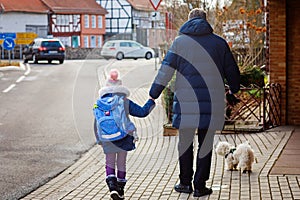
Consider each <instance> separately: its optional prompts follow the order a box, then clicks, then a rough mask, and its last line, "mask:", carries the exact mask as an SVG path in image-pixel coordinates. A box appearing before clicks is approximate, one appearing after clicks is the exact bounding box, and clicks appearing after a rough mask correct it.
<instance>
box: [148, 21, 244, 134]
mask: <svg viewBox="0 0 300 200" xmlns="http://www.w3.org/2000/svg"><path fill="white" fill-rule="evenodd" d="M175 72H176V79H175V87H174V102H173V126H174V127H175V128H199V129H220V128H222V126H223V124H224V108H225V107H224V106H225V101H224V96H225V88H224V79H226V81H227V84H228V85H229V87H230V90H231V92H232V93H236V92H238V91H239V85H240V72H239V68H238V66H237V64H236V62H235V60H234V58H233V56H232V53H231V51H230V48H229V46H228V44H227V42H226V41H225V40H224V39H223V38H221V37H219V36H217V35H215V34H214V33H213V29H212V27H211V26H210V24H209V23H208V22H207V21H206V20H203V19H201V18H193V19H190V20H189V21H187V22H186V23H185V24H183V25H182V27H181V28H180V31H179V36H178V37H176V38H175V40H174V42H173V44H172V46H171V48H170V49H169V50H168V52H167V54H166V56H165V58H164V60H163V62H162V65H161V67H160V69H159V71H158V74H157V76H156V77H155V80H154V82H153V84H152V86H151V88H150V92H149V95H150V96H151V97H152V98H154V99H156V98H158V97H159V96H160V94H161V92H162V91H163V89H164V88H165V87H166V85H167V84H168V82H169V81H170V80H171V79H172V77H173V74H174V73H175Z"/></svg>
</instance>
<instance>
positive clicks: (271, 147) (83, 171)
mask: <svg viewBox="0 0 300 200" xmlns="http://www.w3.org/2000/svg"><path fill="white" fill-rule="evenodd" d="M147 95H148V89H147V88H139V89H136V91H135V92H134V93H133V94H132V97H131V98H132V99H134V100H135V101H136V102H137V103H139V104H142V103H144V102H145V100H146V99H147ZM133 121H134V122H135V124H136V125H137V128H138V130H139V136H140V140H139V141H138V143H137V148H136V150H134V151H131V152H130V153H129V154H128V162H127V179H128V182H127V185H126V187H125V198H126V199H130V200H135V199H144V200H146V199H151V200H152V199H153V200H156V199H160V200H164V199H170V200H176V199H180V200H184V199H197V198H194V197H192V195H188V194H181V193H177V192H176V191H174V189H173V186H174V184H176V183H177V182H178V174H179V170H178V162H177V157H178V153H177V142H178V136H163V134H162V132H163V130H162V125H163V122H164V110H163V108H162V106H161V102H160V101H158V102H157V106H156V108H155V109H154V110H153V112H152V113H151V114H150V115H149V116H148V117H147V118H143V119H137V118H133ZM290 136H291V131H289V130H281V131H280V129H275V130H274V131H268V132H262V133H251V134H250V133H245V134H242V133H240V134H217V135H216V136H215V141H214V143H215V144H216V143H217V142H218V141H228V142H230V143H232V144H239V143H241V142H243V141H246V140H248V141H249V142H250V144H251V146H252V147H253V149H254V151H255V156H256V160H257V162H256V163H254V165H253V172H252V173H250V174H248V173H246V174H243V173H240V172H239V171H227V170H226V168H225V163H224V158H223V157H221V156H218V155H216V153H213V159H212V165H211V174H210V179H209V182H208V183H207V185H208V186H210V187H212V189H213V194H212V195H210V196H206V197H201V198H198V199H212V200H214V199H224V200H225V199H232V200H235V199H237V200H238V199H245V200H246V199H247V200H248V199H254V200H256V199H263V200H276V199H300V189H299V182H300V175H288V176H284V175H276V176H275V175H269V172H270V170H271V168H272V166H273V164H274V162H275V161H276V159H277V158H278V156H279V154H280V152H281V151H282V149H283V147H284V146H285V144H286V142H287V141H288V139H289V137H290ZM195 148H196V147H195ZM104 162H105V160H104V154H103V151H102V148H101V146H99V145H97V146H94V147H93V148H92V149H90V151H88V152H87V153H86V154H85V155H83V156H82V157H81V158H80V159H79V160H78V161H77V162H76V163H75V164H74V165H72V166H71V167H69V168H68V169H67V170H65V171H64V172H62V173H61V174H60V175H58V176H57V177H55V178H54V179H52V180H51V181H50V182H48V183H47V184H45V185H43V186H41V187H40V188H38V189H37V190H35V191H33V192H32V193H31V194H28V195H27V196H26V197H24V198H23V199H24V200H33V199H34V200H38V199H51V200H52V199H64V200H67V199H72V200H77V199H109V192H108V188H107V186H106V183H105V166H104Z"/></svg>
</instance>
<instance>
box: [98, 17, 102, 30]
mask: <svg viewBox="0 0 300 200" xmlns="http://www.w3.org/2000/svg"><path fill="white" fill-rule="evenodd" d="M98 28H103V23H102V16H98Z"/></svg>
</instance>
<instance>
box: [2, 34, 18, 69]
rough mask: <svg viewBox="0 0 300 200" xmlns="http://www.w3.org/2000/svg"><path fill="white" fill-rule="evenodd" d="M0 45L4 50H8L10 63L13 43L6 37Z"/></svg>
mask: <svg viewBox="0 0 300 200" xmlns="http://www.w3.org/2000/svg"><path fill="white" fill-rule="evenodd" d="M2 45H3V48H4V49H6V50H8V58H9V63H11V50H12V49H13V48H15V41H14V40H13V39H12V38H10V37H7V38H5V39H4V41H3V44H2Z"/></svg>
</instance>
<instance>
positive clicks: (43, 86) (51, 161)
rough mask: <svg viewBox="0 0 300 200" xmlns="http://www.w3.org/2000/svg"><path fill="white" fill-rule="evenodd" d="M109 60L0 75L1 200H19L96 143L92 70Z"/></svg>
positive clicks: (35, 67) (43, 66)
mask: <svg viewBox="0 0 300 200" xmlns="http://www.w3.org/2000/svg"><path fill="white" fill-rule="evenodd" d="M108 63H109V61H106V60H85V61H66V62H65V63H64V64H63V65H59V64H46V63H45V64H43V63H41V64H30V71H29V70H28V68H26V70H24V71H19V70H8V71H0V102H1V103H0V149H1V150H0V177H1V179H0V199H2V200H3V199H18V198H20V197H22V196H24V195H25V194H27V193H28V192H30V191H32V190H33V189H34V188H36V187H38V186H40V185H42V184H44V183H46V182H47V181H48V180H49V179H51V178H52V177H54V176H56V175H57V174H59V173H61V172H62V171H63V170H64V169H66V168H67V167H68V166H70V165H71V164H73V163H74V162H75V161H76V160H77V159H78V158H79V157H80V156H81V155H82V153H83V152H86V151H87V150H88V149H90V148H91V147H92V146H93V145H94V144H95V139H94V133H93V129H92V128H93V116H92V111H91V108H92V105H93V103H94V100H95V96H96V93H97V90H98V80H97V71H98V70H99V68H104V67H105V66H106V65H107V64H108Z"/></svg>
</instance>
